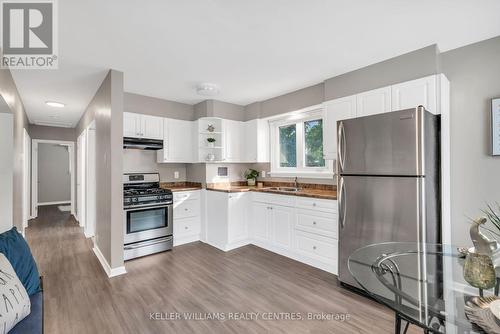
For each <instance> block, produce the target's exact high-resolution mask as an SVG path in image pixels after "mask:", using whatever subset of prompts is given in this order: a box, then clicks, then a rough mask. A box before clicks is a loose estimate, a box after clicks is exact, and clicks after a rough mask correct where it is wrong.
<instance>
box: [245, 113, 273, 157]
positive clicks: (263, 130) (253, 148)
mask: <svg viewBox="0 0 500 334" xmlns="http://www.w3.org/2000/svg"><path fill="white" fill-rule="evenodd" d="M244 128H245V131H244V132H243V133H242V135H243V136H244V138H243V143H244V145H243V148H244V149H243V152H242V155H243V157H242V161H243V162H269V122H268V121H266V120H261V119H253V120H251V121H247V122H245V123H244Z"/></svg>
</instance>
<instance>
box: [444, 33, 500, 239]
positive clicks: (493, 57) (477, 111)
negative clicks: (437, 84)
mask: <svg viewBox="0 0 500 334" xmlns="http://www.w3.org/2000/svg"><path fill="white" fill-rule="evenodd" d="M441 56H442V59H441V62H442V68H443V72H444V74H445V75H446V76H447V77H448V79H449V80H450V83H451V115H450V122H451V129H450V132H451V221H452V224H453V233H452V237H453V243H454V244H457V245H467V244H471V242H470V237H469V231H468V228H469V223H468V218H467V217H477V216H479V215H481V212H480V209H481V208H484V207H485V203H494V202H500V157H492V156H491V155H490V149H491V142H490V135H491V126H490V111H491V99H492V98H495V97H500V37H496V38H493V39H490V40H486V41H483V42H480V43H476V44H472V45H468V46H465V47H462V48H459V49H455V50H451V51H448V52H445V53H442V55H441Z"/></svg>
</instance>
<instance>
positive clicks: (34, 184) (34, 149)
mask: <svg viewBox="0 0 500 334" xmlns="http://www.w3.org/2000/svg"><path fill="white" fill-rule="evenodd" d="M38 144H60V145H67V146H68V152H69V173H70V179H71V200H70V202H69V203H70V205H71V214H72V215H75V185H76V184H75V172H74V170H75V168H74V166H75V142H72V141H66V140H46V139H32V140H31V203H32V207H31V216H32V218H31V219H33V218H36V217H38V205H39V203H38ZM63 203H68V202H63ZM56 204H59V203H56Z"/></svg>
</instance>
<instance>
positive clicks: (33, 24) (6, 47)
mask: <svg viewBox="0 0 500 334" xmlns="http://www.w3.org/2000/svg"><path fill="white" fill-rule="evenodd" d="M55 6H56V4H55V1H53V0H52V1H50V0H46V1H37V0H34V1H33V0H32V1H30V2H20V1H7V0H5V1H2V3H1V18H2V33H1V38H2V40H1V47H2V52H3V54H2V60H1V66H0V67H8V68H11V69H55V68H57V54H56V52H57V43H56V42H57V40H56V36H57V35H56V27H57V26H56V21H57V20H56V16H55V13H56V10H55V9H56V7H55Z"/></svg>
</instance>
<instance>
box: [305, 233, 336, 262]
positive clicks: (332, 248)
mask: <svg viewBox="0 0 500 334" xmlns="http://www.w3.org/2000/svg"><path fill="white" fill-rule="evenodd" d="M295 238H296V247H297V251H298V252H299V253H301V254H303V255H305V256H308V257H311V258H315V259H317V260H320V261H322V262H325V263H336V262H337V257H338V242H337V240H336V239H332V238H326V237H322V236H319V235H315V234H312V233H307V232H299V231H297V232H296V236H295Z"/></svg>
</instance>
